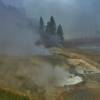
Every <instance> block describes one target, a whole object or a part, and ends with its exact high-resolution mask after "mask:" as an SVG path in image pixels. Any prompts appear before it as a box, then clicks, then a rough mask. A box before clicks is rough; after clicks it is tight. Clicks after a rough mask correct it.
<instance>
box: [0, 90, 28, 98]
mask: <svg viewBox="0 0 100 100" xmlns="http://www.w3.org/2000/svg"><path fill="white" fill-rule="evenodd" d="M0 100H29V98H28V97H27V96H21V95H17V94H13V93H11V92H8V91H5V90H2V89H0Z"/></svg>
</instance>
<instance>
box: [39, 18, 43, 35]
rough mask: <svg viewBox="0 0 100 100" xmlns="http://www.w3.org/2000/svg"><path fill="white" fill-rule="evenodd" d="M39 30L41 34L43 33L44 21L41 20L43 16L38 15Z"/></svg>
mask: <svg viewBox="0 0 100 100" xmlns="http://www.w3.org/2000/svg"><path fill="white" fill-rule="evenodd" d="M39 32H40V33H41V34H42V33H44V21H43V18H42V17H40V26H39Z"/></svg>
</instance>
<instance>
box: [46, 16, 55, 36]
mask: <svg viewBox="0 0 100 100" xmlns="http://www.w3.org/2000/svg"><path fill="white" fill-rule="evenodd" d="M46 33H48V34H49V35H50V34H52V35H54V34H55V33H56V23H55V20H54V17H53V16H51V18H50V21H49V22H47V27H46Z"/></svg>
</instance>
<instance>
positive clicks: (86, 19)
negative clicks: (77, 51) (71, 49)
mask: <svg viewBox="0 0 100 100" xmlns="http://www.w3.org/2000/svg"><path fill="white" fill-rule="evenodd" d="M3 1H4V2H5V3H6V4H11V5H14V6H16V7H20V8H21V7H24V9H25V11H26V14H27V16H28V17H36V18H39V17H40V16H43V17H44V19H45V20H46V21H47V19H49V16H51V15H53V16H54V17H55V19H56V21H57V24H58V23H61V24H62V25H63V28H64V32H65V35H66V37H68V38H69V37H73V35H74V36H79V37H80V36H92V37H93V36H98V35H99V33H98V32H99V31H100V30H99V27H100V12H99V10H98V9H99V8H100V7H99V4H100V0H3ZM46 21H45V22H46ZM96 32H97V33H96ZM90 34H91V35H90ZM99 36H100V35H99Z"/></svg>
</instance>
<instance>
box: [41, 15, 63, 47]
mask: <svg viewBox="0 0 100 100" xmlns="http://www.w3.org/2000/svg"><path fill="white" fill-rule="evenodd" d="M39 33H40V37H41V40H42V42H43V44H44V45H45V46H47V47H52V46H63V43H64V33H63V29H62V25H61V24H59V25H58V27H57V25H56V22H55V19H54V17H53V16H51V17H50V20H49V21H48V22H47V24H46V25H45V24H44V20H43V18H42V17H40V22H39Z"/></svg>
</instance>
